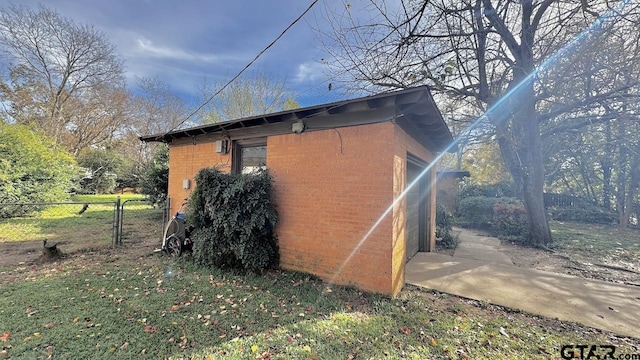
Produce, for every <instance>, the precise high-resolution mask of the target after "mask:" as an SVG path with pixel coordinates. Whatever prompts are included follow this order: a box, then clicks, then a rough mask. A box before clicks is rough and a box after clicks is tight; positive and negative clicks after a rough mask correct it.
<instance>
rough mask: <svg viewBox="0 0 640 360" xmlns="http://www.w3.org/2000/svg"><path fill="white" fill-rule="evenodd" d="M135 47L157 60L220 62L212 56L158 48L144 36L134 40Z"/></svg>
mask: <svg viewBox="0 0 640 360" xmlns="http://www.w3.org/2000/svg"><path fill="white" fill-rule="evenodd" d="M136 45H137V50H138V51H139V52H142V53H143V54H146V55H150V56H152V57H157V58H165V59H173V60H186V61H205V62H216V61H220V60H222V57H221V56H216V55H213V54H198V53H190V52H187V51H184V50H182V49H179V48H172V47H169V46H159V45H156V44H154V43H153V41H151V40H149V39H147V38H145V37H144V36H138V38H137V39H136Z"/></svg>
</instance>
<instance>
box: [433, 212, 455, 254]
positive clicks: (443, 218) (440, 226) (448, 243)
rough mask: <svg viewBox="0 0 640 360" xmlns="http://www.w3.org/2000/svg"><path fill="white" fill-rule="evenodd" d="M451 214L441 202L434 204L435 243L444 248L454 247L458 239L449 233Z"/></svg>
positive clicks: (451, 225) (451, 222)
mask: <svg viewBox="0 0 640 360" xmlns="http://www.w3.org/2000/svg"><path fill="white" fill-rule="evenodd" d="M452 227H453V215H451V214H450V213H449V212H448V211H447V209H446V208H445V207H444V205H442V204H439V203H438V204H437V205H436V245H437V246H439V247H441V248H445V249H455V248H456V247H457V246H458V239H457V238H455V237H453V236H452V235H451V229H452Z"/></svg>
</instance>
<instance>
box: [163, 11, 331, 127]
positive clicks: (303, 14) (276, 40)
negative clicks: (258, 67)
mask: <svg viewBox="0 0 640 360" xmlns="http://www.w3.org/2000/svg"><path fill="white" fill-rule="evenodd" d="M318 1H319V0H314V1H313V2H312V3H311V5H309V6H308V7H307V9H306V10H305V11H303V12H302V14H300V16H298V17H297V18H296V19H295V20H293V22H292V23H291V24H289V26H287V27H286V28H285V29H284V30H283V31H282V32H281V33H280V35H278V36H277V37H276V38H275V39H274V40H273V41H272V42H271V43H270V44H269V45H267V46H266V47H265V48H264V49H262V51H260V52H259V53H258V55H256V57H255V58H253V60H251V61H250V62H249V63H248V64H247V65H245V67H244V68H242V70H240V72H238V73H237V74H236V76H234V77H233V78H232V79H231V80H229V81H228V82H227V83H226V84H224V85H223V86H222V87H221V88H220V89H219V90H218V91H216V92H215V93H214V94H213V95H211V97H209V99H207V101H205V102H204V103H202V105H200V106H198V108H197V109H195V110H194V111H193V112H191V113H190V114H189V115H187V117H185V118H184V120H182V121H181V122H180V123H178V124H177V125H175V126H174V127H172V128H171V129H169V130H168V131H167V132H166V133H165V135H167V134H168V133H170V132H172V131H173V130H175V129H177V128H179V127H180V126H182V125H183V124H184V123H185V122H187V121H188V120H189V119H191V117H192V116H193V115H195V114H197V113H198V111H200V110H202V108H204V107H205V106H207V104H209V103H210V102H211V100H213V98H215V97H216V96H218V95H219V94H220V93H221V92H223V91H224V89H226V88H227V86H229V85H230V84H231V83H232V82H234V81H235V80H236V79H238V78H239V77H240V75H242V73H244V72H245V70H247V69H248V68H249V67H250V66H251V65H253V63H255V62H256V61H257V60H258V58H260V56H262V54H264V53H265V52H266V51H267V50H269V48H271V47H272V46H273V45H274V44H275V43H276V42H278V40H280V38H281V37H283V36H284V34H285V33H286V32H287V31H289V29H291V28H292V27H293V25H295V24H296V23H297V22H298V21H300V19H302V18H303V17H304V16H305V15H306V14H307V13H308V12H309V11H310V10H311V8H313V6H314V5H315V4H316V3H317V2H318Z"/></svg>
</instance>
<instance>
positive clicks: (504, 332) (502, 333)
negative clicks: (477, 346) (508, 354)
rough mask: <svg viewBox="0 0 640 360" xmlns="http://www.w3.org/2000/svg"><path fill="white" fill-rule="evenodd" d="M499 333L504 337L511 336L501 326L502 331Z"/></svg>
mask: <svg viewBox="0 0 640 360" xmlns="http://www.w3.org/2000/svg"><path fill="white" fill-rule="evenodd" d="M498 332H499V333H500V335H502V336H506V337H509V335H508V334H507V331H506V330H505V329H504V328H503V327H502V326H500V330H498Z"/></svg>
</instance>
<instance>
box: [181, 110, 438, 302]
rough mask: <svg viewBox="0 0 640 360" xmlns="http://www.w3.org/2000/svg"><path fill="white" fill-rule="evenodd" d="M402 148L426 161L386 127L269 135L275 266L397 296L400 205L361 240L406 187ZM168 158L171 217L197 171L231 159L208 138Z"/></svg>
mask: <svg viewBox="0 0 640 360" xmlns="http://www.w3.org/2000/svg"><path fill="white" fill-rule="evenodd" d="M407 151H408V152H410V153H412V154H414V155H416V156H418V157H420V158H422V159H424V160H425V161H431V160H432V155H431V154H430V153H429V152H428V151H427V150H425V149H424V148H423V147H422V146H421V145H420V144H418V143H417V142H416V141H415V140H414V139H413V138H411V137H410V136H409V135H407V134H406V133H405V132H404V131H403V130H402V129H401V128H400V127H399V126H397V125H395V124H393V123H390V122H389V123H380V124H371V125H362V126H353V127H347V128H340V129H337V131H336V130H333V129H330V130H322V131H310V132H304V133H302V134H285V135H278V136H271V137H269V138H268V139H267V164H268V168H269V171H270V172H271V174H272V175H273V177H274V196H275V199H274V200H275V203H276V205H277V207H278V213H279V218H280V220H279V223H278V226H277V228H276V232H277V235H278V239H279V246H280V259H281V266H282V267H283V268H285V269H291V270H297V271H303V272H308V273H311V274H315V275H317V276H320V277H321V278H323V279H325V280H327V281H330V282H333V283H336V284H343V285H354V286H357V287H359V288H361V289H363V290H367V291H372V292H378V293H383V294H387V295H395V294H397V293H398V292H399V291H400V290H401V289H402V286H403V285H404V264H405V243H404V241H405V238H404V232H405V227H406V225H405V220H404V219H405V215H406V207H405V203H404V201H400V202H399V203H397V204H396V206H395V207H394V208H393V210H392V211H390V212H389V214H387V216H386V217H384V218H383V219H382V220H381V221H380V223H379V224H378V226H377V227H376V228H375V230H374V231H372V232H371V234H369V236H368V237H367V238H366V239H365V235H367V233H368V232H369V231H370V229H371V228H372V225H374V224H375V223H376V222H377V221H378V219H380V217H381V215H382V214H384V213H385V211H386V210H387V208H388V207H389V206H391V204H392V201H393V199H395V198H397V196H398V195H399V194H400V193H401V192H402V191H404V189H405V188H406V153H407ZM169 156H170V157H169V167H170V170H169V196H170V197H171V199H172V212H175V211H176V210H177V209H178V207H179V206H180V204H181V202H182V199H184V198H185V197H187V196H188V195H189V194H190V192H191V191H192V190H193V188H194V187H195V184H194V183H193V177H194V176H195V174H196V173H197V172H198V170H200V169H201V168H204V167H210V166H215V165H218V166H220V168H221V169H222V170H224V171H230V168H231V155H230V154H227V155H222V154H217V153H216V152H215V143H214V142H213V141H210V142H202V143H196V145H194V144H193V141H192V140H191V139H184V140H183V139H181V140H179V141H176V142H174V143H173V144H172V145H171V147H170V153H169ZM183 179H190V180H191V181H192V183H191V188H190V189H188V190H185V189H183V188H182V181H183ZM434 204H435V202H434ZM434 213H435V212H434Z"/></svg>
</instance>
